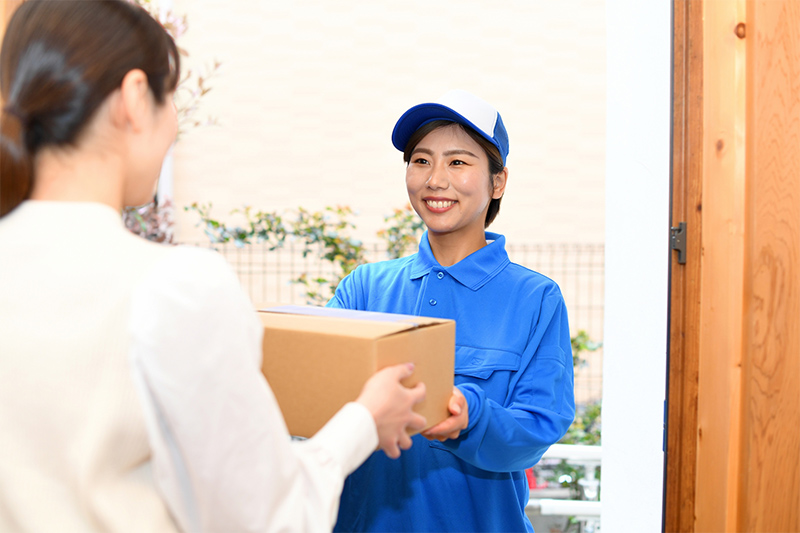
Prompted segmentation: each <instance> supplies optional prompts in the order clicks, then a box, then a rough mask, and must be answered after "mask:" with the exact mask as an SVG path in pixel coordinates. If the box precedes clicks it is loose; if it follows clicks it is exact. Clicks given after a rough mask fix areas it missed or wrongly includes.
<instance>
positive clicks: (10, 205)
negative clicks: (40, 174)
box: [0, 104, 33, 217]
mask: <svg viewBox="0 0 800 533" xmlns="http://www.w3.org/2000/svg"><path fill="white" fill-rule="evenodd" d="M25 136H26V119H25V117H24V115H22V113H20V112H18V111H16V109H15V108H14V107H13V104H8V105H6V106H5V107H3V109H2V114H0V217H3V216H5V215H7V214H8V213H10V212H11V211H12V210H13V209H14V208H15V207H16V206H18V205H19V204H20V203H21V202H22V201H23V200H25V199H26V198H28V195H30V191H31V188H32V185H33V176H32V173H31V156H30V153H29V152H28V149H27V148H26V146H25Z"/></svg>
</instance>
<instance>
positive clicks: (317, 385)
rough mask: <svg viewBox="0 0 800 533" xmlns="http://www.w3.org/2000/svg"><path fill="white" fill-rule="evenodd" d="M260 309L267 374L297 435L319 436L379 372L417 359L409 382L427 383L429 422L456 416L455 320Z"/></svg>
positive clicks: (422, 407) (423, 405) (420, 408)
mask: <svg viewBox="0 0 800 533" xmlns="http://www.w3.org/2000/svg"><path fill="white" fill-rule="evenodd" d="M258 314H259V316H260V318H261V322H262V324H263V325H264V348H263V349H264V361H263V365H262V371H263V373H264V376H266V378H267V381H268V382H269V384H270V387H271V388H272V390H273V392H274V393H275V397H276V398H277V400H278V405H279V406H280V408H281V411H282V412H283V416H284V418H285V420H286V425H287V426H288V427H289V433H291V434H292V435H296V436H300V437H311V436H312V435H313V434H314V433H316V432H317V430H319V429H320V428H321V427H322V426H323V425H324V424H325V423H326V422H327V421H328V420H330V418H331V417H332V416H333V415H334V414H335V413H336V411H338V410H339V409H340V408H341V407H342V406H343V405H344V404H345V403H347V402H349V401H353V400H355V399H356V398H357V397H358V395H359V393H360V392H361V388H362V387H363V385H364V383H365V382H366V381H367V379H369V377H370V376H371V375H372V374H373V373H375V372H376V371H377V370H380V369H381V368H383V367H386V366H391V365H395V364H398V363H405V362H412V363H414V374H413V375H412V376H411V377H410V378H408V379H407V380H406V381H404V382H403V384H404V385H406V386H409V387H413V386H414V385H416V384H417V383H418V382H420V381H421V382H423V383H425V389H426V395H425V400H424V401H422V402H420V403H419V404H417V407H416V408H415V411H417V412H418V413H421V414H422V415H423V416H425V418H426V420H427V422H428V427H431V426H433V425H435V424H437V423H438V422H441V421H442V420H444V419H445V418H447V417H448V416H449V413H448V410H447V402H448V400H449V399H450V396H451V395H452V392H453V364H454V360H455V322H454V321H452V320H444V319H438V318H428V317H419V316H408V315H395V314H388V313H372V312H366V311H350V310H344V309H328V308H324V307H312V306H289V305H286V306H276V307H268V308H266V309H261V310H259V312H258Z"/></svg>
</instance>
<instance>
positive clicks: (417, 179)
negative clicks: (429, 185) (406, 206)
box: [406, 168, 425, 194]
mask: <svg viewBox="0 0 800 533" xmlns="http://www.w3.org/2000/svg"><path fill="white" fill-rule="evenodd" d="M424 186H425V178H424V177H423V176H422V173H421V172H419V171H418V170H414V169H411V168H408V169H406V189H408V193H409V194H411V193H413V192H416V191H418V190H419V189H420V187H424Z"/></svg>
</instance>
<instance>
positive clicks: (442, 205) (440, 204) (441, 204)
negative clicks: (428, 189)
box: [425, 200, 455, 209]
mask: <svg viewBox="0 0 800 533" xmlns="http://www.w3.org/2000/svg"><path fill="white" fill-rule="evenodd" d="M425 202H426V203H427V204H428V205H429V206H430V207H433V208H435V209H444V208H445V207H450V206H451V205H453V204H454V203H455V202H454V201H452V200H447V201H444V202H442V201H438V202H436V201H432V200H426V201H425Z"/></svg>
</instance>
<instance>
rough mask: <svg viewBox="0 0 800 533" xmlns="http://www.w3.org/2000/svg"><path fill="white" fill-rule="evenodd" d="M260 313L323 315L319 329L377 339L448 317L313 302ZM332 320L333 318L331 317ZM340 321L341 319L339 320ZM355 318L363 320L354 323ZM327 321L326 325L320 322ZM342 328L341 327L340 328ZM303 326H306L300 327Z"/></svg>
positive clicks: (284, 306)
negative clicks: (325, 305)
mask: <svg viewBox="0 0 800 533" xmlns="http://www.w3.org/2000/svg"><path fill="white" fill-rule="evenodd" d="M259 313H277V314H286V315H302V316H307V317H320V318H324V319H326V320H324V321H317V328H318V330H320V329H321V330H325V331H326V332H328V331H329V330H330V332H332V333H336V332H341V333H343V334H346V335H351V336H352V335H354V334H355V335H358V336H363V337H365V338H376V337H381V336H385V335H391V334H394V333H398V332H400V331H406V330H409V329H414V328H419V327H425V326H430V325H434V324H442V323H444V322H449V320H446V319H442V318H431V317H426V316H414V315H401V314H396V313H378V312H372V311H356V310H352V309H336V308H331V307H316V306H311V305H278V306H273V307H267V308H265V309H259ZM331 319H333V321H332V320H331ZM336 319H339V320H341V322H340V321H339V320H336ZM354 321H362V322H361V323H358V324H357V323H354ZM323 323H327V324H328V326H327V327H326V325H321V324H323ZM339 328H342V329H339ZM298 329H303V326H300V325H299V326H298Z"/></svg>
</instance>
